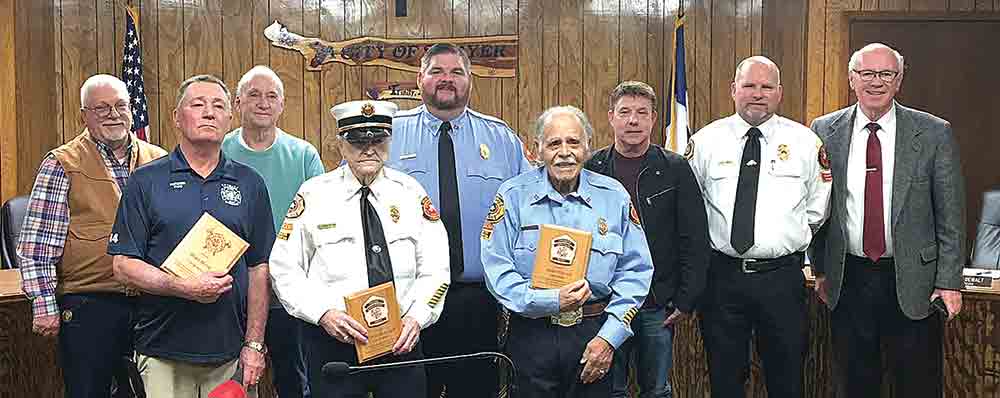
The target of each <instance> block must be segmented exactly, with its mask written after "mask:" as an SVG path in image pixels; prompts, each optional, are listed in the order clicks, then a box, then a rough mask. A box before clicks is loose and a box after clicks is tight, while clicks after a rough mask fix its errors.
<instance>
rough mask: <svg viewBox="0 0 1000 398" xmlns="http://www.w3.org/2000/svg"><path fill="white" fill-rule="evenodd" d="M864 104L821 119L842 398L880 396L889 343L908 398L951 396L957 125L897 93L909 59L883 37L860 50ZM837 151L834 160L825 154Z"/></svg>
mask: <svg viewBox="0 0 1000 398" xmlns="http://www.w3.org/2000/svg"><path fill="white" fill-rule="evenodd" d="M849 66H850V71H849V72H848V73H849V79H850V85H851V89H853V90H854V93H855V94H856V95H857V97H858V103H857V105H851V106H849V107H847V108H844V109H841V110H838V111H836V112H833V113H830V114H828V115H825V116H822V117H820V118H818V119H816V120H815V121H814V122H813V124H812V129H813V131H815V132H816V134H818V135H819V136H820V137H822V138H823V140H824V141H825V145H826V148H827V151H828V154H824V153H821V154H820V156H821V162H825V163H827V164H828V166H829V167H828V172H827V174H825V175H824V176H823V178H832V179H833V192H832V196H831V201H830V206H831V209H830V219H829V221H828V222H827V224H826V225H825V226H824V227H823V228H822V229H821V230H820V231H819V232H818V233H817V235H816V237H815V239H814V240H813V256H812V257H813V261H812V265H813V269H814V271H815V273H816V275H817V276H816V292H817V294H818V295H819V297H820V298H821V299H822V300H823V301H824V302H825V303H826V304H827V305H828V306H829V307H830V309H831V310H832V311H833V314H832V326H831V329H832V330H831V331H832V336H833V349H834V372H835V375H836V383H837V390H838V396H840V397H851V398H859V397H878V396H879V391H880V390H881V388H880V387H881V376H882V366H881V344H880V338H881V339H884V340H886V341H887V347H888V350H889V351H890V352H889V353H888V354H889V361H890V364H891V365H890V367H891V368H892V370H893V374H894V378H895V386H896V390H897V394H896V395H897V396H902V397H908V398H909V397H932V396H933V397H940V396H941V354H940V353H941V340H940V339H941V327H940V319H939V317H938V316H937V315H936V314H935V313H934V311H933V310H932V309H931V308H932V307H931V305H930V304H931V302H932V301H933V300H934V299H936V298H938V297H941V298H942V300H943V301H944V304H945V306H946V307H947V311H948V315H947V316H948V319H951V318H952V317H954V316H955V315H956V314H958V312H959V311H960V310H961V308H962V295H961V292H960V289H961V288H962V267H963V264H964V261H965V258H966V257H965V253H966V252H965V247H964V246H965V226H964V225H963V222H964V220H965V185H964V182H963V177H962V174H961V170H960V168H961V167H960V166H961V164H960V161H959V151H958V144H957V143H956V141H955V137H954V136H953V135H952V132H951V124H950V123H948V122H947V121H945V120H943V119H941V118H938V117H935V116H933V115H930V114H928V113H925V112H921V111H918V110H915V109H910V108H907V107H904V106H902V105H900V104H899V103H897V102H896V101H895V100H894V97H895V94H896V92H897V91H898V90H899V87H900V85H901V84H902V81H903V72H904V69H903V66H904V64H903V57H902V56H901V55H900V54H899V53H898V52H897V51H896V50H893V49H892V48H889V47H888V46H885V45H883V44H878V43H876V44H869V45H867V46H865V47H864V48H862V49H860V50H858V51H857V52H856V53H854V55H852V56H851V60H850V64H849ZM824 155H827V156H826V159H823V158H822V157H823V156H824Z"/></svg>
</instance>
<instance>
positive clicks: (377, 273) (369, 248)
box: [361, 187, 392, 287]
mask: <svg viewBox="0 0 1000 398" xmlns="http://www.w3.org/2000/svg"><path fill="white" fill-rule="evenodd" d="M371 191H372V190H371V189H370V188H368V187H361V226H362V228H363V229H364V232H365V259H366V260H367V261H368V286H370V287H375V286H378V285H381V284H383V283H386V282H390V281H392V260H391V259H390V258H389V246H387V245H386V244H385V232H383V231H382V221H380V220H379V218H378V212H376V211H375V206H372V204H371V202H369V201H368V194H369V193H371Z"/></svg>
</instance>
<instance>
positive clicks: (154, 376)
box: [137, 354, 257, 398]
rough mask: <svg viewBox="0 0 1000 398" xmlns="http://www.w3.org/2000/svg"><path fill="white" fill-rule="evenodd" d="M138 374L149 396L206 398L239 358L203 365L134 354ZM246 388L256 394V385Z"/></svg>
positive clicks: (153, 397) (231, 369)
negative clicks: (218, 363) (136, 358)
mask: <svg viewBox="0 0 1000 398" xmlns="http://www.w3.org/2000/svg"><path fill="white" fill-rule="evenodd" d="M137 357H138V362H137V364H138V367H139V375H141V376H142V382H143V384H145V386H146V396H147V397H150V398H174V397H176V398H192V397H200V398H208V393H209V392H210V391H212V389H213V388H215V387H218V386H219V385H220V384H222V383H225V382H226V381H228V380H229V379H230V378H231V377H232V376H233V372H234V371H236V364H237V363H238V362H239V359H235V360H232V361H230V362H226V363H224V364H221V365H203V364H194V363H187V362H180V361H171V360H169V359H160V358H153V357H148V356H145V355H142V354H137ZM250 390H252V391H247V396H248V397H256V396H257V388H256V387H254V388H251V389H250Z"/></svg>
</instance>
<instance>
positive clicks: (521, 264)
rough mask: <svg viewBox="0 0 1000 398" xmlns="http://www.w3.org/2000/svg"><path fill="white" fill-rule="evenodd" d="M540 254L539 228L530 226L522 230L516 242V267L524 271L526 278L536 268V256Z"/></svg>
mask: <svg viewBox="0 0 1000 398" xmlns="http://www.w3.org/2000/svg"><path fill="white" fill-rule="evenodd" d="M537 252H538V226H537V225H528V226H525V227H522V228H521V233H520V234H518V235H517V241H516V242H514V265H515V268H518V269H520V270H522V274H524V272H527V274H524V275H525V276H530V275H531V270H532V269H534V266H535V254H536V253H537Z"/></svg>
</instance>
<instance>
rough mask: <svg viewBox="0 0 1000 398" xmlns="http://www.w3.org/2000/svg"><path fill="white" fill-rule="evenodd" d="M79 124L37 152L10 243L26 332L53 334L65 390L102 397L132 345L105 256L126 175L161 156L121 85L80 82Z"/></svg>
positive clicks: (127, 315)
mask: <svg viewBox="0 0 1000 398" xmlns="http://www.w3.org/2000/svg"><path fill="white" fill-rule="evenodd" d="M80 103H81V104H82V106H81V108H80V118H81V119H82V120H83V121H84V123H85V124H86V129H84V130H83V132H81V133H80V135H78V136H77V137H76V138H74V139H72V140H71V141H69V142H67V143H66V144H64V145H62V146H60V147H58V148H56V149H54V150H52V151H51V152H49V153H48V154H46V155H45V157H44V158H43V159H42V163H41V165H40V166H39V168H38V175H37V177H36V178H35V185H34V187H33V188H32V191H31V198H30V199H29V201H28V211H27V215H26V216H25V219H24V225H23V227H22V229H21V236H20V240H19V242H20V243H19V244H18V246H17V256H18V259H19V261H20V270H21V279H22V289H23V290H24V292H25V294H26V295H27V297H28V298H29V299H30V300H31V308H32V313H33V320H32V330H33V331H34V332H35V333H38V334H40V335H42V336H58V338H59V357H60V364H61V365H62V368H63V382H64V384H65V386H66V389H65V396H66V397H74V398H76V397H103V398H107V397H108V396H109V395H110V391H111V381H112V378H113V373H114V371H115V370H116V369H120V368H121V364H122V362H121V361H122V356H123V355H127V353H128V352H130V351H131V349H132V348H131V347H132V309H133V299H132V296H134V292H133V291H132V290H131V289H127V288H126V287H125V286H124V285H122V284H121V283H120V282H117V281H116V280H115V279H114V273H113V271H112V261H111V256H109V255H107V254H106V253H105V249H106V247H107V244H108V237H109V236H110V235H111V227H112V225H113V224H114V221H115V210H116V208H117V206H118V200H119V199H120V198H121V191H122V189H124V188H125V181H126V179H127V178H128V176H129V174H130V173H131V172H132V171H133V170H135V168H136V167H139V166H141V165H143V164H145V163H148V162H150V161H152V160H154V159H157V158H159V157H162V156H164V155H166V152H165V151H164V150H163V149H160V148H159V147H157V146H155V145H152V144H149V143H147V142H144V141H141V140H139V139H137V138H136V137H135V135H134V134H133V132H132V110H131V108H130V106H129V95H128V89H127V87H126V85H125V83H124V82H122V81H121V80H119V79H118V78H116V77H114V76H111V75H95V76H92V77H90V78H89V79H87V81H86V82H84V84H83V87H82V88H81V89H80Z"/></svg>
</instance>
